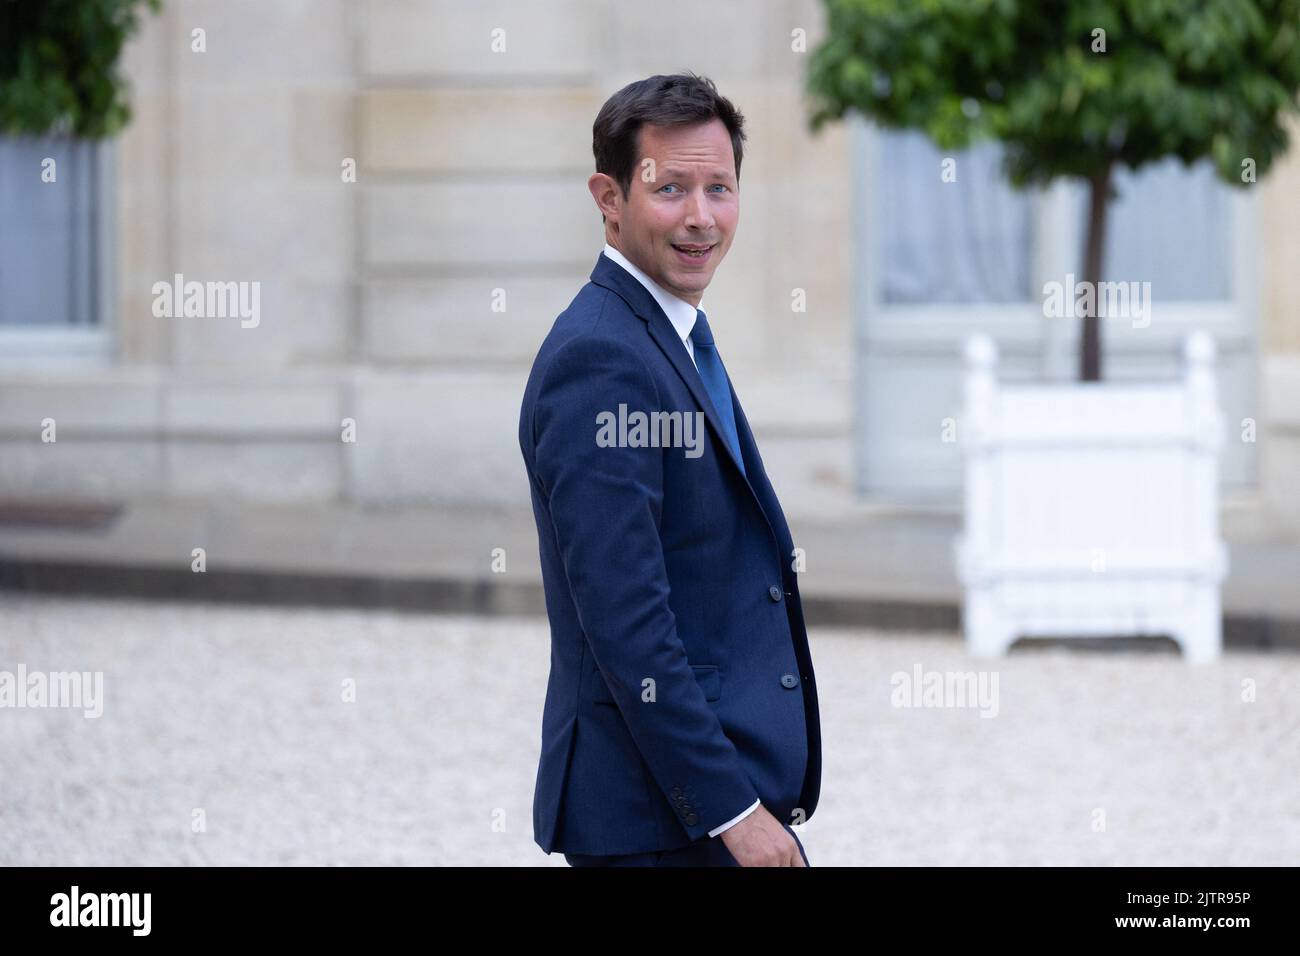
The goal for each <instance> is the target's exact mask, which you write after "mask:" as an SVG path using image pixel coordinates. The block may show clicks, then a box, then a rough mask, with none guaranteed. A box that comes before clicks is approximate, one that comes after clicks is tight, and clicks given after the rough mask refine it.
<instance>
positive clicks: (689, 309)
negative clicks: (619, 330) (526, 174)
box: [605, 242, 762, 837]
mask: <svg viewBox="0 0 1300 956" xmlns="http://www.w3.org/2000/svg"><path fill="white" fill-rule="evenodd" d="M605 255H607V256H609V258H611V259H613V260H614V261H615V262H617V263H618V264H619V265H620V266H622V267H623V268H624V269H626V270H627V272H628V273H629V274H631V276H632V277H633V278H634V279H636V280H637V281H638V282H640V283H641V284H642V285H643V286H645V288H646V291H647V292H649V293H650V294H651V295H652V296H654V299H655V301H656V302H658V303H659V308H661V309H663V310H664V315H666V316H668V321H669V322H671V323H672V324H673V329H674V330H675V331H676V332H677V336H678V338H680V339H681V340H682V344H683V345H685V346H686V353H687V354H688V355H689V356H690V357H691V361H692V362H694V361H695V343H694V342H692V341H691V329H693V328H694V327H695V318H696V316H695V309H696V306H693V305H691V304H690V303H689V302H687V301H686V300H685V299H679V298H677V296H675V295H673V294H671V293H670V292H667V291H666V290H665V289H664V288H663V287H662V286H660V285H659V283H657V282H655V281H654V279H651V278H650V277H649V276H648V275H646V274H645V273H644V272H642V271H641V270H640V269H638V268H637V267H636V266H634V265H632V263H631V262H629V261H628V259H627V257H626V256H625V255H623V253H621V252H619V251H618V250H617V249H615V248H614V247H613V246H611V245H610V244H609V243H608V242H607V243H605ZM703 305H704V299H703V298H701V299H700V306H701V307H702V306H703ZM761 802H762V801H761V800H755V801H754V804H753V806H751V807H750V808H749V809H748V810H745V811H743V812H742V813H741V814H740V815H739V816H735V817H732V818H731V819H730V820H728V821H727V822H726V823H724V824H722V826H720V827H716V828H715V829H712V830H710V831H709V836H711V837H715V836H717V835H718V834H719V833H721V832H722V831H723V830H728V829H730V828H731V827H734V826H735V825H736V824H737V823H739V822H740V821H741V820H743V819H745V817H747V816H749V815H750V814H751V813H753V812H754V811H755V810H757V809H758V805H759V803H761Z"/></svg>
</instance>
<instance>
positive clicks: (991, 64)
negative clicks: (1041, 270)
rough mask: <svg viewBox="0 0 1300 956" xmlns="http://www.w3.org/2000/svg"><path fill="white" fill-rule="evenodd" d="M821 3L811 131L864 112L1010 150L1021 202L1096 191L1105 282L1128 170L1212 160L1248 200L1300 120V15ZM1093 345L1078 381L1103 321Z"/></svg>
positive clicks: (1094, 332) (1291, 0)
mask: <svg viewBox="0 0 1300 956" xmlns="http://www.w3.org/2000/svg"><path fill="white" fill-rule="evenodd" d="M823 3H824V4H825V6H826V10H827V12H828V31H827V33H828V36H827V39H826V40H825V42H823V43H822V44H821V45H820V46H819V47H818V48H817V49H816V50H815V51H814V52H813V56H812V58H811V65H810V68H809V73H808V77H807V83H808V92H809V95H810V98H811V100H812V113H811V120H810V125H811V127H812V129H813V130H814V131H816V130H818V129H820V128H821V127H822V125H823V124H825V123H826V122H827V121H829V120H832V119H839V118H841V117H842V116H843V115H844V113H845V112H847V111H849V110H856V111H858V112H859V113H860V114H862V115H863V116H865V117H867V118H869V119H873V120H875V121H876V122H878V123H880V124H881V125H883V126H887V127H892V128H909V129H916V130H920V131H922V132H924V133H925V134H926V135H927V136H929V137H930V139H932V140H933V141H934V142H935V143H936V144H937V145H938V146H939V147H940V148H942V149H962V148H964V147H966V146H968V145H970V144H971V143H972V142H975V141H977V140H981V139H997V140H1000V141H1001V142H1002V143H1003V144H1004V146H1005V154H1006V174H1007V177H1008V179H1009V181H1010V182H1011V183H1012V184H1013V185H1015V186H1017V187H1023V186H1027V185H1030V184H1034V185H1043V184H1046V183H1047V182H1049V181H1051V180H1053V179H1055V178H1057V177H1060V176H1072V177H1077V178H1079V179H1082V180H1085V181H1086V182H1087V183H1088V185H1089V190H1090V202H1089V216H1088V233H1087V241H1086V247H1085V254H1084V270H1083V271H1084V278H1085V279H1086V280H1087V281H1089V282H1093V283H1096V282H1098V281H1100V279H1101V267H1102V262H1103V252H1104V249H1103V242H1104V237H1105V226H1106V207H1107V204H1108V202H1109V200H1110V198H1111V196H1112V193H1113V186H1112V175H1113V173H1114V170H1115V168H1116V167H1117V166H1119V165H1124V166H1127V167H1129V168H1130V169H1138V168H1139V167H1141V166H1144V165H1146V164H1147V163H1151V162H1155V161H1156V160H1160V159H1164V158H1165V157H1170V156H1176V157H1178V158H1180V159H1181V160H1182V161H1183V162H1184V163H1185V164H1191V163H1193V162H1195V161H1197V160H1200V159H1202V158H1207V157H1208V158H1209V159H1211V160H1212V161H1213V163H1214V166H1215V169H1216V170H1217V172H1218V174H1219V176H1220V177H1221V178H1222V179H1223V180H1224V181H1225V182H1228V183H1232V184H1234V185H1238V186H1241V185H1243V184H1245V183H1248V182H1250V181H1253V179H1254V175H1263V173H1264V172H1266V171H1267V169H1268V168H1269V166H1270V165H1271V164H1272V162H1273V160H1274V159H1275V158H1276V157H1277V156H1279V155H1281V154H1282V153H1283V152H1284V151H1285V149H1286V146H1287V133H1286V128H1285V114H1286V113H1288V112H1296V111H1297V109H1298V106H1297V92H1298V91H1300V0H823ZM1248 172H1249V173H1250V174H1252V175H1248ZM1094 288H1095V286H1094ZM1082 341H1083V348H1082V352H1081V355H1080V378H1081V379H1082V380H1084V381H1097V380H1098V379H1100V378H1101V342H1100V333H1099V327H1098V320H1097V316H1096V315H1095V314H1094V315H1090V316H1087V317H1085V318H1084V325H1083V337H1082Z"/></svg>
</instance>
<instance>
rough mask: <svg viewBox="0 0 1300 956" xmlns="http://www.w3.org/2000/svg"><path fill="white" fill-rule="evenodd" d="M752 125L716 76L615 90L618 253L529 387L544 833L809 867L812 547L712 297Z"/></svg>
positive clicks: (607, 166) (606, 155) (596, 138)
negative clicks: (765, 442)
mask: <svg viewBox="0 0 1300 956" xmlns="http://www.w3.org/2000/svg"><path fill="white" fill-rule="evenodd" d="M743 122H744V119H743V117H742V116H741V114H740V113H739V112H737V111H736V109H735V107H733V106H732V104H731V103H730V102H728V101H727V100H726V99H725V98H723V97H722V96H720V95H719V94H718V92H717V90H716V88H715V87H714V84H713V83H712V82H711V81H709V80H707V79H705V78H701V77H698V76H695V75H694V74H686V75H675V76H652V77H650V78H648V79H645V80H641V81H639V82H636V83H632V84H630V85H628V86H626V87H624V88H623V89H622V90H620V91H619V92H618V93H616V94H615V95H614V96H612V97H610V99H609V100H608V102H606V103H605V105H604V106H603V107H602V108H601V110H600V113H599V115H598V116H597V118H596V122H595V125H594V126H593V151H594V153H595V158H596V172H595V174H594V175H592V176H591V178H590V179H589V180H588V187H589V188H590V190H591V194H592V197H593V198H594V199H595V201H596V205H597V207H598V208H599V209H600V212H601V214H602V219H603V221H604V223H605V241H606V245H605V250H604V252H603V253H602V254H601V255H600V257H599V258H598V260H597V262H596V267H595V269H594V270H593V271H592V273H591V281H590V282H589V283H588V284H587V285H586V286H584V287H583V288H582V289H581V290H580V291H579V292H578V294H577V296H576V297H575V298H574V300H573V301H572V303H570V305H569V307H568V308H567V309H565V310H564V312H563V313H561V314H560V316H559V317H558V318H557V319H556V321H555V325H554V327H553V328H552V329H551V332H550V333H549V334H548V335H547V337H546V340H545V341H544V342H543V343H542V346H541V349H540V351H539V352H538V355H537V359H536V361H535V362H534V363H533V368H532V372H531V374H530V375H529V378H528V385H527V388H526V390H525V392H524V398H523V407H522V410H521V413H520V419H519V445H520V449H521V450H522V452H523V457H524V463H525V465H526V467H527V471H528V478H529V484H530V487H531V492H532V502H533V514H534V516H535V518H536V520H537V535H538V543H539V548H540V553H541V564H542V580H543V584H544V586H545V591H546V608H547V614H548V617H549V619H550V625H551V671H550V680H549V682H548V685H547V689H546V703H545V707H544V711H543V717H542V753H541V760H540V762H539V766H538V771H537V784H536V790H535V792H534V796H533V832H534V839H535V840H536V842H537V843H538V845H539V846H541V848H542V849H543V850H544V851H546V852H547V853H551V852H553V851H554V850H557V849H558V850H560V851H562V852H563V853H564V854H565V858H566V860H567V861H568V862H569V863H570V864H571V865H575V866H578V865H660V866H664V865H729V866H736V865H740V866H806V865H807V857H806V855H805V854H804V852H803V846H802V843H801V842H800V841H799V839H798V837H797V836H795V834H794V831H793V830H792V829H791V825H792V824H799V823H802V822H803V821H804V820H805V819H807V818H808V817H810V816H812V813H813V810H814V808H815V807H816V804H817V798H818V793H819V790H820V786H821V731H820V725H819V720H818V710H817V690H816V685H815V683H814V680H813V668H812V660H811V657H810V655H809V651H808V636H807V632H806V630H805V628H804V622H803V612H802V608H801V605H800V601H799V587H798V584H797V582H796V580H795V572H794V570H793V565H794V563H795V558H794V544H793V542H792V540H791V537H790V530H789V528H788V526H787V525H786V521H785V516H784V514H783V513H782V511H781V506H780V505H779V504H778V503H777V499H776V494H775V493H774V492H773V490H772V486H771V484H770V483H769V482H768V480H767V475H766V473H765V471H764V468H763V460H762V458H760V457H759V454H758V448H757V446H756V445H755V443H754V436H753V433H752V432H751V431H750V428H749V423H748V422H747V421H746V419H745V414H744V411H743V410H742V409H741V405H740V401H739V400H738V399H737V398H736V396H735V392H734V390H733V389H732V388H731V385H730V382H729V379H728V376H727V373H726V370H725V368H724V367H723V365H722V362H721V359H720V358H719V351H720V346H719V343H718V342H717V341H716V340H715V339H714V338H713V337H712V335H711V330H710V328H709V324H708V320H707V316H706V313H705V312H704V311H703V310H701V309H700V308H699V306H700V304H701V301H702V296H703V292H704V290H705V288H706V287H707V286H708V284H709V281H710V280H711V279H712V277H713V273H714V271H715V270H716V269H717V267H718V265H719V263H721V262H722V260H723V258H724V257H725V256H726V254H727V251H728V250H729V249H730V248H731V242H732V240H733V239H734V237H735V231H736V226H737V223H738V221H739V216H740V164H741V157H742V151H743V142H744V139H745V134H744V131H743ZM647 423H648V425H649V427H648V429H647V427H646V425H647ZM697 423H698V426H699V427H698V429H697V428H696V427H695V425H696V424H697Z"/></svg>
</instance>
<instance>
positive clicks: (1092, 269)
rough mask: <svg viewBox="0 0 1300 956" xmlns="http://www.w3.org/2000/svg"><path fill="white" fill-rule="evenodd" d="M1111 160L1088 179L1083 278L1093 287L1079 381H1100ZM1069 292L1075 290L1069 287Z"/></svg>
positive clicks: (1081, 350)
mask: <svg viewBox="0 0 1300 956" xmlns="http://www.w3.org/2000/svg"><path fill="white" fill-rule="evenodd" d="M1111 165H1112V164H1111V163H1109V162H1108V163H1106V166H1105V168H1104V169H1102V170H1101V171H1100V172H1099V173H1097V174H1096V175H1095V176H1093V177H1092V178H1091V179H1090V180H1089V184H1090V185H1091V192H1090V194H1089V197H1088V200H1089V201H1088V246H1087V250H1086V252H1085V253H1084V260H1083V281H1084V282H1087V283H1090V284H1091V288H1092V304H1093V307H1092V309H1091V310H1089V312H1088V313H1087V314H1086V315H1084V317H1083V340H1082V341H1083V347H1082V349H1080V351H1079V359H1080V362H1079V380H1080V381H1082V382H1099V381H1101V324H1100V320H1099V318H1098V316H1097V310H1098V308H1099V304H1100V302H1099V299H1100V297H1099V294H1098V286H1099V284H1100V282H1101V264H1102V256H1103V253H1104V252H1105V246H1106V207H1107V204H1108V202H1109V200H1110V171H1111ZM1068 294H1069V295H1073V294H1074V290H1073V289H1071V290H1068Z"/></svg>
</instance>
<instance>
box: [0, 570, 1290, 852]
mask: <svg viewBox="0 0 1300 956" xmlns="http://www.w3.org/2000/svg"><path fill="white" fill-rule="evenodd" d="M812 640H813V660H814V664H815V666H816V668H817V677H818V683H819V686H820V689H821V702H822V724H823V740H824V746H825V751H826V754H825V757H826V760H825V770H824V774H823V779H822V798H821V804H820V806H819V807H818V810H817V812H816V814H815V816H814V817H813V819H812V820H810V821H809V822H808V824H807V825H806V826H805V827H804V829H803V830H802V832H801V839H802V840H803V843H804V846H805V847H806V849H807V852H808V856H809V859H810V860H811V862H812V864H813V865H814V866H819V865H821V866H825V865H869V866H870V865H904V866H911V865H936V864H938V865H944V864H946V865H986V864H1012V865H1042V864H1065V865H1080V864H1081V865H1180V866H1201V865H1233V866H1241V865H1261V864H1283V865H1295V864H1297V863H1300V658H1296V657H1294V656H1268V655H1262V654H1260V655H1256V654H1229V655H1227V656H1226V657H1225V658H1224V659H1223V660H1222V661H1221V662H1219V663H1217V664H1213V665H1208V666H1203V667H1199V668H1193V667H1188V666H1187V665H1185V664H1183V662H1182V661H1181V659H1179V658H1178V657H1177V656H1176V655H1175V654H1174V653H1172V652H1140V651H1139V652H1135V651H1132V650H1128V651H1094V650H1078V649H1073V648H1065V647H1054V648H1050V649H1021V648H1017V649H1016V650H1015V651H1013V652H1012V654H1011V656H1010V657H1008V658H1007V659H1005V660H1001V661H993V662H987V661H975V660H973V659H971V658H969V657H967V656H966V655H965V653H964V651H963V647H962V644H961V643H960V642H959V641H958V640H956V639H955V638H954V637H953V636H951V635H949V636H935V635H921V634H913V635H909V634H903V633H898V632H889V633H888V634H884V633H880V632H872V631H848V630H835V631H831V630H821V631H815V632H814V633H813V636H812ZM548 653H549V647H548V637H547V629H546V625H545V622H540V621H529V620H502V619H491V620H485V619H476V618H467V617H447V616H431V615H407V614H395V613H370V612H361V611H335V610H312V611H305V610H285V609H267V608H253V607H233V606H224V605H220V606H219V605H195V604H155V603H147V602H139V601H102V600H89V599H69V598H44V597H41V598H33V597H30V596H26V595H21V596H19V595H14V594H11V593H10V594H6V593H4V592H0V671H9V672H16V671H17V668H18V667H19V665H25V667H26V668H27V671H28V673H32V672H35V671H44V672H53V671H73V670H75V671H102V672H103V689H104V703H103V714H102V716H100V717H99V718H87V717H85V716H83V714H82V712H81V710H79V709H68V708H42V709H31V708H28V709H16V708H9V707H5V708H0V753H3V758H4V759H3V764H2V766H3V778H2V779H3V783H2V784H0V864H4V865H14V864H36V865H53V864H57V865H79V866H84V865H117V864H125V865H145V864H161V865H178V864H179V865H188V864H222V865H247V864H251V865H275V864H306V865H331V864H378V865H384V864H420V865H427V864H433V865H448V864H451V865H492V866H537V865H540V866H545V865H552V866H563V865H565V864H564V858H563V855H562V854H559V853H556V854H553V855H552V856H550V857H547V856H546V855H545V854H543V853H542V852H541V850H540V849H538V847H537V846H536V845H535V844H534V843H533V842H532V826H531V801H532V789H533V775H534V772H535V769H536V760H537V752H538V746H539V734H540V722H541V707H542V699H543V694H544V689H545V684H546V668H547V662H548ZM990 665H993V666H990ZM916 666H920V667H922V668H923V669H924V671H925V672H927V673H928V672H966V671H980V670H982V671H983V672H984V673H985V676H986V679H990V680H991V679H992V678H993V677H994V676H996V678H997V685H996V687H997V698H996V701H997V709H996V716H992V717H984V716H982V712H983V713H992V712H993V711H992V709H991V708H990V707H987V706H986V707H983V708H981V707H979V706H974V707H955V706H949V707H899V706H893V705H891V694H892V693H893V692H894V688H893V686H891V676H892V675H894V674H896V673H898V672H903V673H906V674H908V675H909V676H910V675H911V674H912V673H913V669H914V667H916ZM1246 681H1249V682H1253V685H1244V684H1243V682H1246ZM345 682H351V683H350V686H355V701H354V702H348V701H345V700H344V699H343V697H344V689H345ZM988 686H990V687H991V686H992V685H988ZM1243 686H1253V690H1254V697H1255V699H1254V700H1253V701H1246V700H1243ZM195 821H198V822H199V823H201V824H202V826H198V825H197V824H196V822H195Z"/></svg>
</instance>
